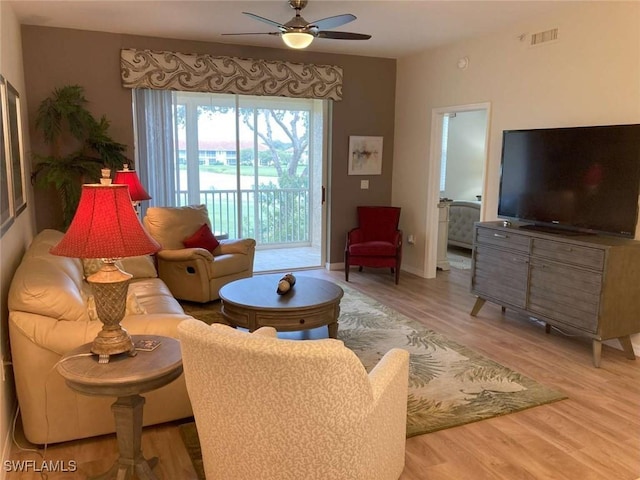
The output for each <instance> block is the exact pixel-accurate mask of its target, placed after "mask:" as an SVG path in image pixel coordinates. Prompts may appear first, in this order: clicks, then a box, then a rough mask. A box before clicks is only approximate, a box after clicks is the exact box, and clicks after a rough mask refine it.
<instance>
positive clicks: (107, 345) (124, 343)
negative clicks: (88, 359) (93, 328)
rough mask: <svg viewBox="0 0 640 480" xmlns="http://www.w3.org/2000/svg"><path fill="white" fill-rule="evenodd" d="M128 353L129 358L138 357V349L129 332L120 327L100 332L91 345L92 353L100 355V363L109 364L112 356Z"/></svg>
mask: <svg viewBox="0 0 640 480" xmlns="http://www.w3.org/2000/svg"><path fill="white" fill-rule="evenodd" d="M125 352H127V353H128V354H129V356H131V357H133V356H135V355H136V353H137V352H136V347H135V346H134V345H133V340H131V336H130V335H129V334H128V333H127V331H126V330H125V329H124V328H122V327H120V328H119V329H115V330H106V329H104V327H103V329H102V330H100V332H99V333H98V335H97V336H96V338H94V339H93V343H92V344H91V353H95V354H96V355H98V363H109V357H110V356H111V355H118V354H120V353H125Z"/></svg>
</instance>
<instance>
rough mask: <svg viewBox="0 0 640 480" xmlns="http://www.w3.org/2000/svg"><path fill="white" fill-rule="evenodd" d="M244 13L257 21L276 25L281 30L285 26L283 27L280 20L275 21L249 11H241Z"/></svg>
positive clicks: (284, 28)
mask: <svg viewBox="0 0 640 480" xmlns="http://www.w3.org/2000/svg"><path fill="white" fill-rule="evenodd" d="M242 13H244V14H245V15H248V16H250V17H251V18H253V19H255V20H258V21H259V22H264V23H268V24H269V25H273V26H274V27H278V28H279V29H281V30H286V29H287V27H285V26H284V25H282V24H281V23H280V22H275V21H273V20H269V19H268V18H264V17H261V16H260V15H256V14H255V13H249V12H242Z"/></svg>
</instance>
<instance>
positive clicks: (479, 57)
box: [392, 2, 640, 276]
mask: <svg viewBox="0 0 640 480" xmlns="http://www.w3.org/2000/svg"><path fill="white" fill-rule="evenodd" d="M555 27H558V28H559V41H557V42H556V43H553V44H547V45H543V46H538V47H533V48H532V47H529V46H527V44H526V42H521V41H520V39H519V36H520V35H521V34H531V33H535V32H540V31H544V30H548V29H551V28H555ZM526 40H528V37H526ZM464 56H468V57H469V60H470V62H469V66H468V68H467V69H466V70H460V69H458V68H457V61H458V59H459V58H461V57H464ZM481 102H490V104H491V116H490V118H489V129H490V134H489V152H488V155H489V159H488V176H487V178H486V190H485V191H484V197H483V203H484V204H485V208H484V217H485V218H484V219H485V220H490V219H495V218H496V215H497V199H498V198H497V197H498V187H499V166H500V149H501V144H502V131H503V130H504V129H517V128H541V127H558V126H575V125H598V124H624V123H640V3H638V2H581V3H580V4H579V5H575V4H574V5H571V4H568V5H567V7H566V9H565V10H563V11H562V13H561V14H560V15H558V16H554V17H548V18H541V19H537V20H531V21H529V22H528V23H525V24H521V25H514V26H512V27H511V28H509V29H508V30H505V31H502V32H498V33H494V34H492V35H490V36H487V37H484V38H476V39H473V40H469V41H465V42H461V43H458V44H455V45H451V46H448V47H445V48H440V49H437V50H433V51H427V52H424V53H421V54H418V55H414V56H411V57H407V58H403V59H400V60H399V61H398V77H397V84H396V128H395V132H396V137H395V151H394V165H393V166H394V169H393V195H392V203H393V204H394V205H397V206H400V207H402V208H403V217H402V219H401V226H402V228H403V229H404V231H405V232H414V234H415V236H416V245H415V246H408V245H407V246H406V248H405V252H404V255H403V264H404V265H403V266H404V267H405V268H407V270H409V271H412V272H413V273H416V274H418V275H423V276H427V274H429V273H431V272H433V274H435V255H433V256H432V258H431V257H429V262H428V258H427V255H426V252H427V251H429V253H430V254H431V252H434V254H435V248H433V247H432V246H431V245H430V244H429V243H428V238H429V235H428V232H429V231H430V228H429V223H428V221H427V219H428V218H435V214H436V213H437V204H436V202H437V198H438V192H434V191H431V190H428V189H427V185H428V184H429V182H430V178H429V173H430V170H433V165H431V164H430V149H431V142H430V132H431V127H432V125H431V114H432V110H433V109H435V108H443V107H447V106H453V105H465V104H475V103H481ZM436 160H438V159H437V158H436ZM430 247H431V248H430Z"/></svg>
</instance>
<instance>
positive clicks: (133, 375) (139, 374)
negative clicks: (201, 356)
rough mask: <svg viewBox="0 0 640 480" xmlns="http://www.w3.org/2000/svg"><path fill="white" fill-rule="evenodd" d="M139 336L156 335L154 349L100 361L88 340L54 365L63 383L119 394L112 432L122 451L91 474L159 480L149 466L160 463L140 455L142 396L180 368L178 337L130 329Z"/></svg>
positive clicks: (102, 479)
mask: <svg viewBox="0 0 640 480" xmlns="http://www.w3.org/2000/svg"><path fill="white" fill-rule="evenodd" d="M132 339H133V342H134V343H135V342H136V341H138V340H141V339H145V340H157V341H159V342H160V344H159V345H158V346H157V347H156V348H155V349H154V350H152V351H149V352H147V351H141V350H138V351H137V355H135V356H133V357H131V356H129V355H128V354H127V353H123V354H120V355H113V356H111V357H110V359H109V363H98V356H97V355H93V354H91V343H87V344H85V345H82V346H81V347H78V348H77V349H75V350H73V351H71V352H69V353H67V354H66V355H65V356H64V357H62V359H61V360H60V362H59V363H58V365H57V370H58V373H60V375H62V377H63V378H64V379H65V381H66V383H67V385H68V386H69V387H70V388H71V389H73V390H75V391H76V392H79V393H82V394H85V395H99V396H113V397H118V400H116V402H115V403H114V404H113V405H112V406H111V410H112V412H113V415H114V418H115V424H116V437H117V440H118V450H119V453H120V456H119V458H118V460H116V462H115V463H114V465H113V466H112V467H111V468H110V469H109V470H108V471H107V472H105V473H104V474H102V475H99V476H97V477H95V479H94V480H108V479H112V478H117V479H118V480H126V479H130V478H133V475H134V472H135V474H136V475H137V478H139V479H145V480H147V479H149V480H157V477H156V476H155V475H154V473H153V472H152V471H151V469H152V468H153V467H154V466H155V465H156V464H157V463H158V458H157V457H154V458H152V459H150V460H149V461H147V460H146V459H145V458H144V456H143V455H142V449H141V438H142V410H143V406H144V402H145V399H144V397H142V396H140V394H141V393H145V392H149V391H151V390H155V389H157V388H160V387H163V386H164V385H167V384H169V383H171V382H172V381H173V380H175V379H176V378H178V377H179V376H180V374H181V373H182V355H181V353H180V343H179V342H178V341H177V340H175V339H173V338H169V337H161V336H158V335H133V336H132Z"/></svg>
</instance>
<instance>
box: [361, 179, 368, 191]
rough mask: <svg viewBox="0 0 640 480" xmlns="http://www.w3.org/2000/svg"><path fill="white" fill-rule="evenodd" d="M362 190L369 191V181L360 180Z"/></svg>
mask: <svg viewBox="0 0 640 480" xmlns="http://www.w3.org/2000/svg"><path fill="white" fill-rule="evenodd" d="M360 190H369V180H360Z"/></svg>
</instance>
